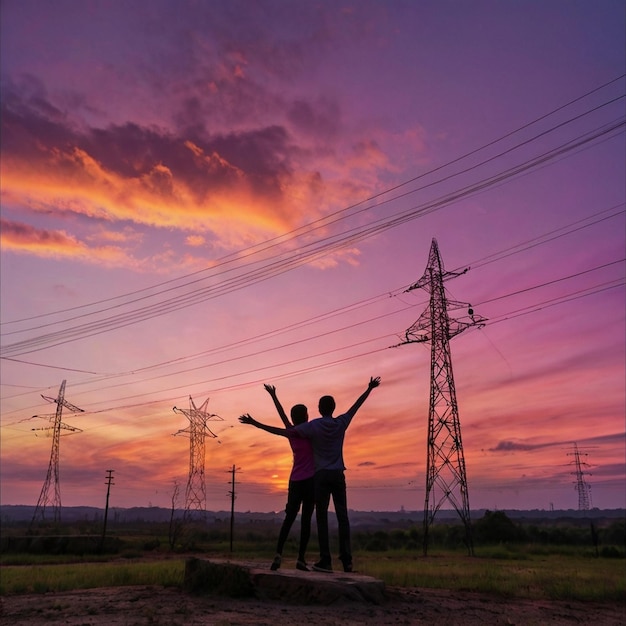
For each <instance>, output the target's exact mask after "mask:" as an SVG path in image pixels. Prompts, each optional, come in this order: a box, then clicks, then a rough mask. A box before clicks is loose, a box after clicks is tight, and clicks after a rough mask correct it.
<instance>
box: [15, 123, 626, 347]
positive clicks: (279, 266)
mask: <svg viewBox="0 0 626 626" xmlns="http://www.w3.org/2000/svg"><path fill="white" fill-rule="evenodd" d="M624 125H625V122H624V121H623V120H621V121H619V122H617V123H615V124H612V125H610V126H608V127H605V128H603V129H600V130H597V131H596V132H593V133H587V134H586V135H585V136H581V137H577V138H575V139H574V140H571V141H569V142H567V143H566V144H562V145H561V146H559V147H558V148H557V149H554V150H551V151H548V152H546V153H543V154H541V155H539V156H538V157H534V158H532V159H530V160H528V161H526V162H524V163H522V164H521V165H517V166H515V167H513V168H508V169H507V170H504V171H502V172H500V173H499V174H496V175H494V176H491V177H488V178H486V179H483V180H482V181H479V182H478V183H473V184H471V185H469V186H467V187H465V188H463V189H461V190H457V191H456V192H453V193H451V194H449V195H447V196H444V197H442V198H440V199H437V200H436V201H434V202H430V203H427V204H426V205H422V206H419V207H413V208H411V209H409V210H408V211H403V212H401V213H399V214H396V215H395V216H392V218H391V219H379V220H375V221H374V222H371V223H370V225H367V226H365V227H355V228H353V229H350V230H347V231H345V232H344V233H341V234H340V235H333V236H332V237H327V238H326V239H327V240H328V241H327V242H326V243H324V242H323V241H324V240H321V243H320V241H316V242H313V243H312V244H306V245H305V246H304V247H303V249H301V251H299V252H297V253H295V254H293V253H292V254H291V256H288V257H287V258H286V259H282V260H277V261H273V262H270V263H268V264H267V265H265V266H262V267H261V268H258V269H256V270H249V271H247V272H244V273H243V274H240V275H239V276H237V277H235V278H234V279H232V280H231V282H230V283H226V284H223V283H221V284H218V285H217V286H210V287H206V288H203V289H201V290H199V291H196V292H193V293H191V294H188V295H186V296H180V297H178V298H174V299H169V300H165V301H163V302H160V303H157V304H155V305H150V306H147V307H142V308H140V309H136V310H134V311H131V312H129V313H123V314H118V315H113V316H111V317H109V318H105V319H103V320H100V321H95V322H90V323H87V324H82V325H78V326H74V327H70V328H69V329H66V330H61V331H56V332H52V333H47V334H44V335H40V336H37V337H34V338H31V339H26V340H22V341H18V342H16V343H13V344H9V345H7V346H5V347H4V350H3V351H4V355H7V354H12V355H24V354H30V353H32V352H36V351H38V350H41V349H44V348H50V347H54V346H58V345H62V344H65V343H69V342H72V341H76V340H78V339H84V338H86V337H91V336H94V335H98V334H101V333H103V332H109V331H111V330H114V329H118V328H122V327H124V326H128V325H132V324H136V323H139V322H141V321H145V320H147V319H151V318H153V317H156V316H160V315H163V314H165V313H170V312H172V311H175V310H179V309H182V308H186V307H188V306H192V305H195V304H198V303H199V302H203V301H206V300H208V299H212V298H216V297H219V296H222V295H224V294H226V293H230V292H232V291H235V290H237V289H240V288H242V287H244V286H248V285H250V284H252V283H257V282H261V281H264V280H267V279H269V278H272V277H275V276H277V275H279V274H282V273H284V272H286V271H290V270H291V269H294V268H295V267H298V266H300V265H302V264H303V263H305V262H310V261H313V260H315V259H316V258H320V257H321V256H324V255H326V254H328V252H329V251H331V250H335V249H339V248H343V247H345V246H346V245H354V243H356V242H358V241H361V240H363V239H367V238H369V237H372V236H373V235H375V234H378V233H380V232H382V231H384V230H387V229H389V228H395V227H397V226H399V225H401V224H404V223H405V222H407V221H409V220H413V219H416V218H418V217H422V216H424V215H426V214H428V213H431V212H433V211H438V210H440V209H441V208H443V207H444V206H447V205H449V204H450V203H452V202H454V201H457V200H459V199H461V198H464V197H467V196H469V195H472V194H474V193H477V192H478V191H482V190H484V189H486V188H488V187H490V186H493V185H494V184H496V183H499V182H502V181H503V180H506V179H509V178H511V177H515V176H517V175H518V174H520V173H522V172H524V171H526V170H528V169H532V168H533V167H536V166H537V165H538V164H541V163H545V162H547V161H550V160H551V159H553V158H555V157H556V156H557V155H561V154H564V153H567V152H569V151H571V150H573V149H576V148H578V147H580V146H582V145H585V144H586V143H588V142H589V141H593V140H594V139H597V138H598V137H601V136H603V135H605V134H607V133H610V132H613V131H615V130H617V129H620V128H623V127H624ZM377 222H378V223H377ZM351 231H355V232H353V234H350V233H351ZM333 239H334V240H333ZM314 245H317V248H315V247H313V248H312V249H311V250H308V251H304V252H303V251H302V250H304V249H305V248H308V247H309V246H314ZM20 332H26V331H20Z"/></svg>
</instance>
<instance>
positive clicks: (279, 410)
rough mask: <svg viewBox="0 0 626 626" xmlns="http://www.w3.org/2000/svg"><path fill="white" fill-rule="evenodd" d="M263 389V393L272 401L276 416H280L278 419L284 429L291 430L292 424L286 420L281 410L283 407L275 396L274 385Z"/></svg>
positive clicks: (283, 410) (285, 415) (283, 411)
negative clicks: (270, 397)
mask: <svg viewBox="0 0 626 626" xmlns="http://www.w3.org/2000/svg"><path fill="white" fill-rule="evenodd" d="M263 386H264V387H265V391H267V393H269V394H270V396H272V400H274V406H275V407H276V410H277V411H278V415H280V419H281V420H283V424H284V425H285V428H291V427H292V426H293V424H292V423H291V422H290V421H289V420H288V419H287V414H286V413H285V409H283V405H282V404H281V403H280V400H279V399H278V396H277V395H276V387H274V385H263Z"/></svg>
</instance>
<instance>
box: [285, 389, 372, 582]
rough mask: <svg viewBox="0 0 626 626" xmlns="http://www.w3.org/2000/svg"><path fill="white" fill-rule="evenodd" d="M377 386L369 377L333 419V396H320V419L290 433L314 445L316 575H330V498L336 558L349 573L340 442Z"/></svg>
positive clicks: (347, 527)
mask: <svg viewBox="0 0 626 626" xmlns="http://www.w3.org/2000/svg"><path fill="white" fill-rule="evenodd" d="M378 385H380V377H376V378H374V377H372V378H370V381H369V384H368V385H367V389H366V390H365V391H364V392H363V393H362V394H361V395H360V396H359V398H358V399H357V401H356V402H355V403H354V404H353V405H352V406H351V407H350V408H349V409H348V410H347V411H346V412H345V413H343V414H341V415H338V416H337V417H333V413H334V411H335V408H336V406H335V400H334V398H333V397H332V396H323V397H321V398H320V400H319V405H318V408H319V412H320V415H321V417H318V418H317V419H314V420H312V421H310V422H306V423H304V424H299V425H298V426H296V427H295V428H294V429H293V430H294V431H295V433H296V434H297V435H298V436H299V437H303V438H305V439H308V440H309V441H310V442H311V443H312V444H313V456H314V459H315V511H316V519H317V535H318V540H319V547H320V560H319V561H318V562H317V563H315V565H313V569H314V570H316V571H318V572H332V569H333V568H332V559H331V554H330V542H329V537H328V505H329V503H330V498H331V496H332V498H333V504H334V506H335V514H336V516H337V524H338V527H339V528H338V530H339V559H340V561H341V562H342V564H343V569H344V571H345V572H351V571H352V548H351V542H350V520H349V518H348V504H347V497H346V479H345V475H344V470H345V469H346V466H345V464H344V461H343V442H344V437H345V433H346V430H347V428H348V426H350V423H351V421H352V418H353V417H354V416H355V414H356V412H357V411H358V410H359V409H360V408H361V405H362V404H363V403H364V402H365V400H367V398H368V396H369V395H370V393H371V391H372V389H375V388H376V387H378Z"/></svg>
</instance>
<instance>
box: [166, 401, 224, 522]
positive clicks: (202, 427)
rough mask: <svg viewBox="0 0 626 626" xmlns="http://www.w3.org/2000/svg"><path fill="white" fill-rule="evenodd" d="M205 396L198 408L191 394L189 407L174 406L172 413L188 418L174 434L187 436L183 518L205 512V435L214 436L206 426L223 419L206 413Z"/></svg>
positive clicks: (206, 402)
mask: <svg viewBox="0 0 626 626" xmlns="http://www.w3.org/2000/svg"><path fill="white" fill-rule="evenodd" d="M208 403H209V398H207V399H206V400H205V401H204V402H203V403H202V405H201V406H200V408H198V407H196V405H195V404H194V401H193V399H192V397H191V396H189V409H179V408H177V407H174V409H173V411H174V413H182V414H183V415H184V416H185V417H187V419H188V420H189V426H188V427H187V428H184V429H182V430H179V431H178V432H176V433H174V435H183V434H184V435H188V436H189V478H188V479H187V489H186V490H185V518H186V519H188V518H189V517H190V516H191V512H192V511H194V510H195V511H200V512H201V513H202V514H203V515H204V514H205V513H206V487H205V481H204V459H205V444H204V440H205V437H207V436H209V437H213V438H216V437H217V435H216V434H215V433H213V432H212V431H211V430H210V428H209V427H208V426H207V422H208V421H209V420H211V419H216V420H220V421H223V420H222V418H221V417H220V416H219V415H215V414H213V413H207V410H206V408H207V404H208Z"/></svg>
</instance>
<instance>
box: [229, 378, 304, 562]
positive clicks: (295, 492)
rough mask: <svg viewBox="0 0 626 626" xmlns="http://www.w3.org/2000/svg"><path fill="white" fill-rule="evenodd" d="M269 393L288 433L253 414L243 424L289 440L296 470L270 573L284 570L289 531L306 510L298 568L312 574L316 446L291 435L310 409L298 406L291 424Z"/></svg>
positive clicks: (273, 393) (273, 394) (271, 388)
mask: <svg viewBox="0 0 626 626" xmlns="http://www.w3.org/2000/svg"><path fill="white" fill-rule="evenodd" d="M265 389H266V391H267V392H268V393H269V394H270V396H271V397H272V400H273V401H274V405H275V406H276V410H277V411H278V414H279V415H280V418H281V419H282V421H283V424H284V425H285V429H282V428H275V427H273V426H267V425H266V424H262V423H261V422H258V421H257V420H255V419H254V418H253V417H252V416H250V415H249V414H245V415H242V416H241V417H240V418H239V421H240V422H241V423H242V424H250V425H251V426H256V427H257V428H260V429H261V430H265V431H266V432H269V433H272V434H274V435H281V436H283V437H287V439H288V441H289V445H290V446H291V450H292V452H293V466H292V468H291V474H290V476H289V488H288V491H287V505H286V506H285V519H284V520H283V524H282V526H281V528H280V532H279V534H278V544H277V546H276V556H275V557H274V560H273V562H272V565H271V566H270V569H272V570H274V571H275V570H277V569H278V568H279V567H280V564H281V560H282V554H283V548H284V546H285V542H286V541H287V537H288V536H289V531H290V530H291V527H292V525H293V523H294V521H295V519H296V517H297V515H298V512H299V511H300V507H301V506H302V516H301V519H300V545H299V548H298V560H297V561H296V568H297V569H299V570H303V571H309V568H308V567H307V564H306V559H305V553H306V549H307V545H308V543H309V538H310V537H311V518H312V517H313V510H314V508H315V495H314V490H313V489H314V481H313V477H314V475H315V461H314V457H313V446H312V445H311V442H310V441H309V440H308V439H303V438H301V437H291V436H289V435H290V434H291V431H292V430H293V428H294V427H295V426H298V425H299V424H304V423H306V422H307V421H308V419H309V413H308V409H307V408H306V406H305V405H304V404H296V405H294V406H293V407H292V408H291V420H292V422H293V423H291V422H290V421H289V420H288V419H287V415H286V413H285V410H284V409H283V407H282V405H281V403H280V401H279V400H278V396H277V395H276V387H274V386H272V385H265Z"/></svg>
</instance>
